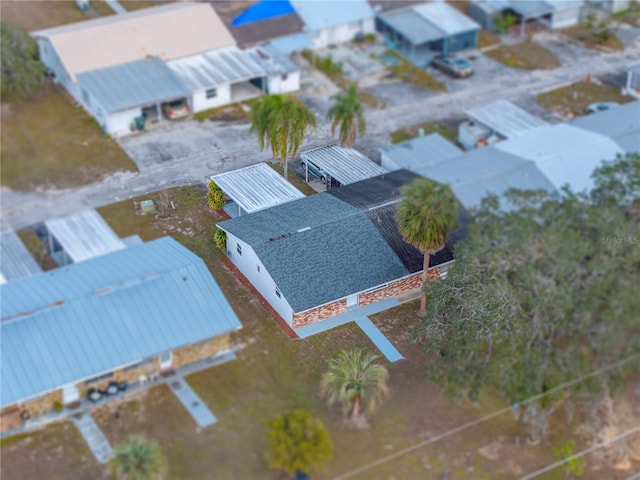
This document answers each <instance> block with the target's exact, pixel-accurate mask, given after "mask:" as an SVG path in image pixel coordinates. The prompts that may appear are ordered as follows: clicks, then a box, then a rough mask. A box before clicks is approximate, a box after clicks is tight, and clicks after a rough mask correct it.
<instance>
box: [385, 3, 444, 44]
mask: <svg viewBox="0 0 640 480" xmlns="http://www.w3.org/2000/svg"><path fill="white" fill-rule="evenodd" d="M378 18H379V19H380V20H381V21H383V22H384V23H386V24H387V25H389V26H390V27H391V28H393V29H394V30H395V31H397V32H400V33H401V34H402V36H403V37H405V38H407V39H408V40H409V41H410V42H411V43H413V44H414V45H422V44H423V43H428V42H433V41H435V40H439V39H441V38H444V37H446V36H447V34H446V33H445V32H444V30H441V29H439V28H438V27H437V26H436V25H434V24H432V23H431V22H429V21H427V19H425V18H424V17H423V16H422V15H420V14H418V13H417V12H416V11H414V10H413V9H411V8H408V9H403V10H393V11H390V12H387V13H383V14H381V15H378Z"/></svg>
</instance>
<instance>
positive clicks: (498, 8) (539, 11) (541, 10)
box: [472, 0, 584, 18]
mask: <svg viewBox="0 0 640 480" xmlns="http://www.w3.org/2000/svg"><path fill="white" fill-rule="evenodd" d="M472 1H473V3H474V4H475V5H477V6H479V7H480V8H482V10H484V11H485V12H488V13H494V12H502V11H503V10H506V9H511V10H513V11H514V12H516V13H517V14H518V15H522V16H523V17H527V18H534V17H540V16H543V15H549V14H551V13H553V12H554V11H561V10H566V9H570V8H574V7H576V6H580V5H582V4H583V3H584V2H583V1H582V0H544V1H543V0H527V1H522V0H472Z"/></svg>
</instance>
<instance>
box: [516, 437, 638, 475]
mask: <svg viewBox="0 0 640 480" xmlns="http://www.w3.org/2000/svg"><path fill="white" fill-rule="evenodd" d="M636 432H640V425H638V426H637V427H635V428H632V429H631V430H627V431H626V432H624V433H621V434H620V435H617V436H615V437H613V438H610V439H609V440H605V441H604V442H600V443H597V444H595V445H593V446H591V447H589V448H587V449H586V450H582V451H581V452H578V453H576V454H574V455H571V456H570V457H567V458H565V459H564V460H558V461H557V462H555V463H552V464H551V465H547V466H546V467H543V468H540V469H538V470H536V471H535V472H531V473H528V474H527V475H525V476H524V477H520V480H530V479H531V478H534V477H537V476H538V475H540V474H541V473H545V472H548V471H549V470H553V469H554V468H556V467H559V466H560V465H564V464H565V463H567V462H570V461H571V460H574V459H576V458H580V457H582V456H584V455H586V454H587V453H591V452H593V451H594V450H597V449H599V448H602V447H605V446H607V445H609V444H611V443H614V442H617V441H618V440H622V439H623V438H625V437H628V436H629V435H633V434H634V433H636ZM639 476H640V473H639V474H636V475H634V476H633V477H631V478H634V477H635V478H639Z"/></svg>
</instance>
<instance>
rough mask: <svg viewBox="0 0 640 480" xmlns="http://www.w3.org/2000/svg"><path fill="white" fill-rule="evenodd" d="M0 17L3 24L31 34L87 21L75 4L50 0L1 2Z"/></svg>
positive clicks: (10, 0) (83, 13) (6, 0)
mask: <svg viewBox="0 0 640 480" xmlns="http://www.w3.org/2000/svg"><path fill="white" fill-rule="evenodd" d="M92 3H93V2H92ZM0 17H2V21H3V22H8V23H11V24H13V25H17V26H20V27H22V28H24V29H25V30H27V31H28V32H32V31H34V30H41V29H44V28H50V27H57V26H58V25H64V24H67V23H73V22H81V21H83V20H89V18H90V17H89V16H88V15H87V14H86V13H85V12H83V11H82V10H80V9H79V8H78V7H77V6H76V3H75V2H52V1H51V0H30V1H28V2H25V1H24V0H2V1H1V2H0Z"/></svg>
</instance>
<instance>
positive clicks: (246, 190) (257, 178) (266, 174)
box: [211, 163, 304, 213]
mask: <svg viewBox="0 0 640 480" xmlns="http://www.w3.org/2000/svg"><path fill="white" fill-rule="evenodd" d="M211 180H213V181H214V182H215V183H216V184H217V185H218V186H219V187H220V188H221V189H222V191H223V192H224V193H225V194H227V195H228V196H229V197H230V198H231V200H233V201H234V202H236V203H237V204H238V205H239V206H240V208H241V209H242V210H243V211H245V212H247V213H251V212H256V211H258V210H263V209H265V208H269V207H273V206H275V205H279V204H281V203H286V202H290V201H292V200H296V199H298V198H303V197H304V194H303V193H302V192H301V191H300V190H298V189H297V188H296V187H294V186H293V185H291V184H290V183H289V182H288V181H287V180H285V178H284V177H282V176H281V175H280V174H278V172H276V171H275V170H274V169H273V168H271V167H270V166H269V165H267V164H266V163H259V164H257V165H251V166H248V167H245V168H241V169H238V170H233V171H231V172H227V173H221V174H219V175H213V176H212V177H211Z"/></svg>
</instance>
